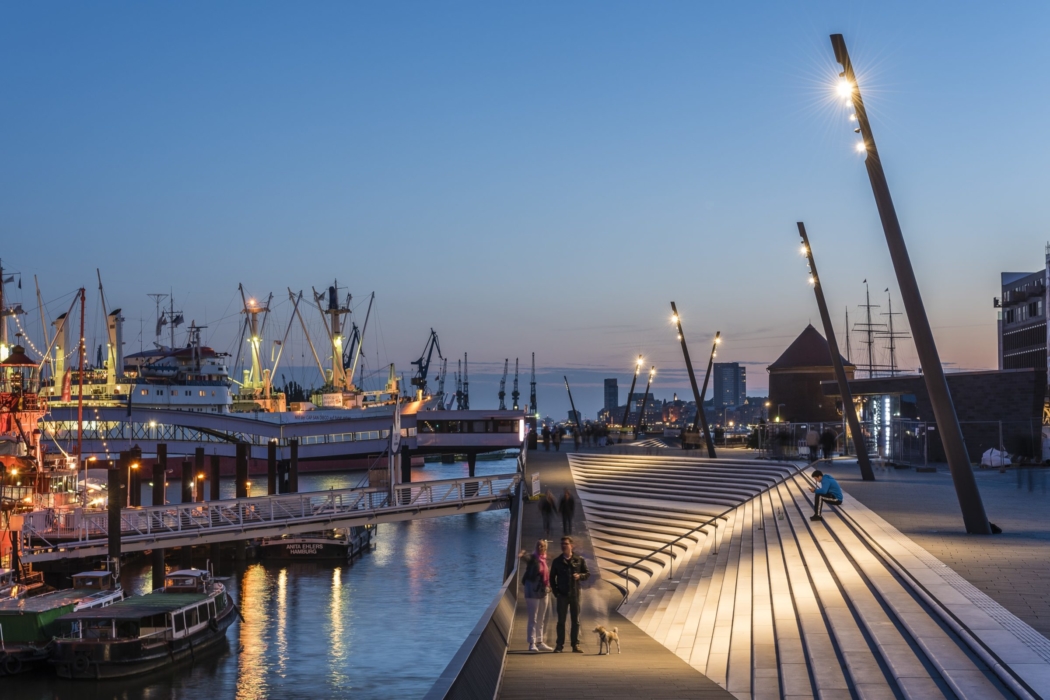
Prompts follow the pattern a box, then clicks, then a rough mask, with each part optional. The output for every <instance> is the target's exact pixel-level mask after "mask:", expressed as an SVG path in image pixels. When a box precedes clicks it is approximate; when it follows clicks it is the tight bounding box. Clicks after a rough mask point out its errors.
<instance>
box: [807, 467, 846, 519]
mask: <svg viewBox="0 0 1050 700" xmlns="http://www.w3.org/2000/svg"><path fill="white" fill-rule="evenodd" d="M813 478H814V479H815V480H816V482H817V486H816V488H814V487H812V486H810V487H809V490H810V491H812V492H813V494H814V495H816V499H815V500H814V503H813V517H811V518H810V520H823V519H824V518H822V517H820V510H821V508H822V507H823V506H824V504H825V503H827V504H828V505H832V506H838V505H842V488H841V487H840V486H839V482H837V481H835V477H833V476H832V475H831V474H825V473H824V472H822V471H820V470H819V469H817V470H815V471H814V472H813Z"/></svg>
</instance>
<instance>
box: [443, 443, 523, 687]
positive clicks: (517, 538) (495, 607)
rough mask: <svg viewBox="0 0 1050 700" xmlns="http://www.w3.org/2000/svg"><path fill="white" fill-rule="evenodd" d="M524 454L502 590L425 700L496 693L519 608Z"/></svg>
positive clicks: (520, 465)
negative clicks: (516, 610)
mask: <svg viewBox="0 0 1050 700" xmlns="http://www.w3.org/2000/svg"><path fill="white" fill-rule="evenodd" d="M527 454H528V449H526V446H525V445H524V444H523V445H522V449H521V454H519V455H518V474H519V476H520V477H521V478H520V479H519V480H518V481H517V483H516V488H517V491H516V492H515V493H514V496H513V498H512V499H511V511H510V515H511V517H510V531H509V533H508V535H507V558H506V563H505V565H504V569H503V573H504V578H503V586H502V587H500V590H499V593H498V594H497V595H496V598H495V600H493V601H492V603H491V604H490V605H489V607H488V608H487V609H486V610H485V612H484V613H483V614H482V615H481V619H480V620H478V623H477V624H476V625H474V629H473V630H471V632H470V634H469V635H468V636H467V639H466V641H465V642H463V644H462V646H460V648H459V651H457V652H456V655H455V656H454V657H452V661H450V662H449V664H448V666H446V667H445V670H444V671H443V672H442V673H441V676H440V677H439V678H438V680H437V682H436V683H434V685H433V686H432V687H431V688H430V691H429V692H427V694H426V695H425V696H424V700H461V699H462V700H492V699H493V698H495V697H496V694H497V693H498V692H499V686H500V682H501V681H502V679H503V667H504V664H505V663H506V659H507V647H508V646H509V644H510V635H511V632H512V631H513V629H514V610H515V609H516V608H517V606H518V551H520V549H521V516H522V499H523V496H524V493H525V488H524V485H523V483H524V481H525V478H526V475H525V466H526V455H527Z"/></svg>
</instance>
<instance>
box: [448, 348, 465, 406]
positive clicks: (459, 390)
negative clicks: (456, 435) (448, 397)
mask: <svg viewBox="0 0 1050 700" xmlns="http://www.w3.org/2000/svg"><path fill="white" fill-rule="evenodd" d="M456 368H457V369H456V410H457V411H462V410H463V360H456ZM449 405H451V404H449Z"/></svg>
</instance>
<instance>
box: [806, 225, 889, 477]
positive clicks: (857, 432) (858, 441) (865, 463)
mask: <svg viewBox="0 0 1050 700" xmlns="http://www.w3.org/2000/svg"><path fill="white" fill-rule="evenodd" d="M798 235H799V236H801V237H802V254H803V255H805V256H806V260H807V261H808V262H809V281H810V284H812V285H813V292H814V294H816V296H817V309H818V310H819V311H820V321H821V323H823V324H824V335H825V336H827V339H828V350H829V351H830V352H831V365H832V366H833V367H834V368H835V379H836V380H837V381H838V384H839V396H841V397H842V413H843V415H844V416H845V418H846V423H847V424H848V425H849V432H850V435H851V436H852V437H853V444H854V445H855V446H856V448H857V466H859V467H860V476H861V478H862V479H864V481H875V472H873V471H872V469H871V460H870V459H869V458H868V445H867V442H866V441H865V440H864V433H863V432H861V429H860V421H859V420H857V407H856V406H854V405H853V392H851V391H850V388H849V381H848V380H847V379H846V369H845V368H844V367H843V366H842V355H840V354H839V344H838V341H837V340H836V339H835V327H834V326H833V325H831V314H830V313H828V304H827V301H826V300H825V299H824V287H823V285H821V283H820V275H818V274H817V263H816V261H814V259H813V249H812V248H811V247H810V245H809V236H808V235H806V225H805V224H804V223H802V222H801V221H799V222H798ZM846 332H847V333H848V332H849V329H846ZM842 447H843V450H842V451H843V453H845V451H846V450H845V447H846V440H845V438H843V441H842ZM825 456H827V455H825Z"/></svg>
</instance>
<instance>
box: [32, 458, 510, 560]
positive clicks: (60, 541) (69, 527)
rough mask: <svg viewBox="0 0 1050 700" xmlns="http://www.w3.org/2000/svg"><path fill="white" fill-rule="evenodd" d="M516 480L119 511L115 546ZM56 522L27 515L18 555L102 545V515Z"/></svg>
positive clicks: (505, 492)
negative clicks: (120, 540)
mask: <svg viewBox="0 0 1050 700" xmlns="http://www.w3.org/2000/svg"><path fill="white" fill-rule="evenodd" d="M519 480H520V477H519V475H518V474H500V475H493V476H485V477H476V478H466V479H446V480H441V481H430V482H419V483H414V484H405V485H404V486H398V487H396V489H395V492H394V496H395V498H394V501H393V502H391V499H390V492H389V490H388V489H386V488H382V487H378V488H377V487H362V488H352V489H338V490H336V489H333V490H329V491H315V492H309V493H295V494H283V495H279V496H278V495H275V496H256V497H252V498H239V499H231V500H224V501H203V502H196V503H180V504H167V505H162V506H147V507H143V508H124V509H122V511H121V516H120V529H121V536H122V537H123V538H126V539H131V540H134V539H138V538H145V539H151V538H156V537H159V536H163V535H170V534H177V533H186V532H193V533H201V534H203V533H207V532H218V531H222V530H231V529H232V530H242V531H249V532H250V530H251V528H252V527H262V526H266V525H270V524H275V523H282V522H283V523H303V522H310V521H312V520H316V521H318V523H324V522H327V521H329V520H331V519H333V518H345V517H347V516H352V515H354V514H357V513H360V514H365V513H369V512H379V511H383V510H392V509H405V508H409V509H423V508H426V507H428V506H440V505H449V504H454V503H469V502H472V501H491V500H494V499H498V498H507V497H510V496H511V495H512V494H513V493H514V487H515V485H516V484H517V483H518V481H519ZM62 515H63V516H66V517H55V516H56V514H55V513H54V512H49V511H37V512H34V513H30V514H28V515H27V517H26V519H25V521H24V523H23V527H22V537H23V551H24V552H26V553H32V552H33V551H36V550H39V549H46V548H53V547H56V546H61V547H70V546H76V545H89V544H98V543H101V542H103V541H105V540H106V538H107V537H108V533H109V517H108V513H107V512H106V511H104V510H85V511H81V510H79V509H78V510H77V511H75V512H73V513H72V514H67V513H63V514H62ZM69 515H72V517H68V516H69Z"/></svg>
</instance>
